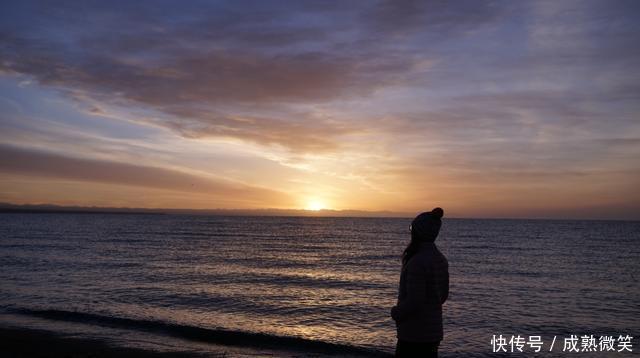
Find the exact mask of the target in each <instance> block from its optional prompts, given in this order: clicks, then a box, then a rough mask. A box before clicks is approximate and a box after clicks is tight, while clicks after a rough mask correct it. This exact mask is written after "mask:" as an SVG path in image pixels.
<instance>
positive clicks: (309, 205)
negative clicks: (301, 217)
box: [305, 200, 326, 211]
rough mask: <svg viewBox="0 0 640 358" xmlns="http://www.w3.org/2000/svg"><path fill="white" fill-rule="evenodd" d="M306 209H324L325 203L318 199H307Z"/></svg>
mask: <svg viewBox="0 0 640 358" xmlns="http://www.w3.org/2000/svg"><path fill="white" fill-rule="evenodd" d="M305 209H306V210H313V211H319V210H322V209H326V208H325V205H324V203H323V202H321V201H318V200H311V201H309V203H307V207H306V208H305Z"/></svg>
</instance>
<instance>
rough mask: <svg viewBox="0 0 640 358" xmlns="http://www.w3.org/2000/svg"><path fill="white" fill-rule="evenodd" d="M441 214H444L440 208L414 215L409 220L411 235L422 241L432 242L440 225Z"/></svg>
mask: <svg viewBox="0 0 640 358" xmlns="http://www.w3.org/2000/svg"><path fill="white" fill-rule="evenodd" d="M442 216H444V210H442V209H441V208H435V209H433V210H431V211H428V212H424V213H422V214H420V215H418V216H416V218H415V219H413V221H412V222H411V237H412V238H413V239H414V240H418V241H422V242H434V241H435V240H436V237H438V233H439V232H440V226H442V220H441V219H442Z"/></svg>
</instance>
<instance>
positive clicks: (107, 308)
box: [0, 214, 640, 357]
mask: <svg viewBox="0 0 640 358" xmlns="http://www.w3.org/2000/svg"><path fill="white" fill-rule="evenodd" d="M410 221H411V219H398V218H392V219H379V218H317V217H304V218H303V217H216V216H188V215H115V214H0V267H2V270H1V271H0V289H1V291H0V308H1V312H0V313H1V314H0V323H1V324H3V325H11V326H26V327H31V328H43V329H53V330H57V331H65V332H73V334H75V335H78V336H83V335H87V336H94V337H95V336H98V337H99V336H103V337H104V338H105V339H107V340H109V341H110V342H112V343H114V344H119V345H125V346H148V347H151V348H152V349H175V348H176V347H175V345H179V346H180V349H187V350H188V349H193V350H194V351H200V352H202V351H203V349H204V350H206V348H203V347H205V346H206V344H204V343H202V341H203V339H199V338H203V337H208V336H210V337H213V338H212V340H213V341H215V342H220V341H225V340H227V339H228V340H229V341H230V342H236V343H240V344H242V343H243V341H244V343H246V341H251V340H257V341H265V342H270V344H272V345H278V344H282V345H289V344H294V345H296V344H300V345H302V346H304V345H308V346H309V347H316V346H314V344H316V345H317V346H318V347H321V348H323V347H324V348H327V347H329V348H331V349H335V351H336V352H344V353H345V354H346V353H348V352H356V353H358V352H362V353H371V354H372V355H375V354H377V353H381V354H382V353H389V352H392V351H393V348H394V345H395V328H394V325H393V321H392V320H391V319H390V317H389V309H390V307H391V306H393V305H394V303H395V299H396V295H397V284H398V279H399V272H400V260H399V258H400V254H401V252H402V250H403V249H404V247H405V246H406V244H407V242H408V239H409V224H410ZM436 243H437V245H438V246H439V248H440V250H441V251H442V252H443V253H444V254H445V255H446V256H447V258H448V260H449V265H450V276H451V284H450V285H451V287H450V295H449V300H448V301H447V302H446V304H445V306H444V316H445V322H444V324H445V340H444V341H443V342H442V345H441V355H442V356H445V357H446V356H459V355H461V354H464V356H470V357H473V356H477V357H484V356H491V355H492V345H491V343H490V342H491V338H492V336H493V335H499V334H502V335H504V336H506V337H510V336H512V335H517V334H520V335H523V336H528V335H541V336H542V339H543V342H544V349H548V345H549V344H550V342H551V339H552V338H553V336H557V338H558V340H561V339H562V338H563V337H568V336H570V335H572V334H575V335H585V334H586V335H591V334H593V335H594V336H595V337H596V338H597V337H598V336H600V335H610V336H615V337H618V336H619V335H627V334H628V335H630V336H633V337H634V338H633V341H632V342H633V344H634V346H633V348H634V352H637V350H638V349H640V348H638V347H637V339H638V338H637V335H638V334H639V333H640V329H639V328H640V303H639V302H640V288H639V284H638V279H639V278H640V260H639V258H640V222H616V221H550V220H470V219H446V218H445V220H444V223H443V228H442V231H441V234H440V237H439V238H438V240H437V241H436ZM123 332H125V333H123ZM169 337H174V338H180V339H181V340H180V341H175V342H179V343H171V342H174V341H171V339H169ZM184 338H186V339H184ZM204 341H206V338H205V339H204ZM556 345H557V346H556V349H555V350H554V352H555V351H558V352H560V351H561V350H562V344H561V341H558V342H557V343H556ZM574 355H576V354H574ZM611 355H612V356H616V357H618V356H623V355H624V354H623V353H615V354H613V353H612V354H611ZM596 356H603V354H601V353H598V354H596Z"/></svg>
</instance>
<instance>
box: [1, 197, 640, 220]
mask: <svg viewBox="0 0 640 358" xmlns="http://www.w3.org/2000/svg"><path fill="white" fill-rule="evenodd" d="M0 213H3V214H7V213H16V214H18V213H30V214H38V213H42V214H45V213H52V214H53V213H60V214H64V213H69V214H122V215H126V214H138V215H139V214H148V215H200V216H255V217H327V218H331V217H341V218H380V219H384V218H391V219H400V218H406V219H412V218H413V217H415V215H417V213H416V214H410V213H406V212H396V211H386V210H376V211H373V210H357V209H320V210H309V209H278V208H252V209H246V208H245V209H242V208H233V209H231V208H213V209H191V208H140V207H112V206H81V205H58V204H45V203H42V204H14V203H7V202H0ZM323 214H324V215H323ZM326 214H335V215H326ZM445 219H462V220H554V221H628V222H637V221H640V219H616V218H566V217H558V218H549V217H465V216H445Z"/></svg>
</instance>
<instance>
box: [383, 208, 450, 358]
mask: <svg viewBox="0 0 640 358" xmlns="http://www.w3.org/2000/svg"><path fill="white" fill-rule="evenodd" d="M443 215H444V211H443V210H442V209H441V208H435V209H433V210H432V211H430V212H424V213H422V214H420V215H418V216H417V217H416V218H415V219H413V222H412V223H411V242H410V243H409V246H407V248H406V249H405V250H404V253H403V254H402V272H401V273H400V288H399V290H398V291H399V292H398V303H397V305H396V306H394V307H393V308H392V309H391V317H392V318H393V320H394V321H395V322H396V329H397V332H398V344H397V346H396V357H420V358H424V357H437V356H438V346H439V345H440V341H441V340H442V304H443V303H444V302H445V301H446V300H447V297H448V295H449V263H448V262H447V259H446V258H445V257H444V255H443V254H442V253H441V252H440V250H438V248H437V247H436V245H435V243H434V241H435V240H436V237H438V233H439V232H440V226H441V225H442V220H441V219H442V216H443Z"/></svg>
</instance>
